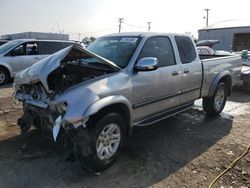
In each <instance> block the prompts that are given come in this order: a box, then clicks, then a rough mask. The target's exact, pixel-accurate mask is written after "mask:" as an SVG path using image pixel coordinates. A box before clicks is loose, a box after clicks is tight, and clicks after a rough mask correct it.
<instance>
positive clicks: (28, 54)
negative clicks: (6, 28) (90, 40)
mask: <svg viewBox="0 0 250 188" xmlns="http://www.w3.org/2000/svg"><path fill="white" fill-rule="evenodd" d="M73 44H75V45H78V46H80V45H79V44H77V43H76V42H74V41H60V40H38V39H17V40H12V41H9V42H8V43H6V44H3V45H2V46H0V85H3V84H5V83H8V82H9V81H10V79H11V78H14V77H15V75H16V74H17V73H18V72H19V71H22V70H24V69H26V68H27V67H29V66H31V65H33V64H34V63H36V62H38V61H40V60H42V59H43V58H45V57H47V56H48V55H51V54H53V53H55V52H57V51H59V50H61V49H63V48H66V47H68V46H70V45H73Z"/></svg>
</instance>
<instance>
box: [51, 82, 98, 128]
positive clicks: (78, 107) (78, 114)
mask: <svg viewBox="0 0 250 188" xmlns="http://www.w3.org/2000/svg"><path fill="white" fill-rule="evenodd" d="M99 99H100V98H99V96H97V95H96V94H95V93H93V92H92V91H91V90H90V89H88V88H84V89H83V88H82V87H78V88H75V89H72V90H69V91H68V92H65V93H63V94H61V95H59V96H57V97H55V100H54V101H53V103H54V104H60V103H64V102H66V103H67V110H66V113H65V115H64V117H63V121H66V122H69V123H74V122H77V121H79V120H81V119H83V118H84V116H83V115H84V112H85V111H86V109H88V107H89V106H91V104H93V103H95V102H96V101H98V100H99Z"/></svg>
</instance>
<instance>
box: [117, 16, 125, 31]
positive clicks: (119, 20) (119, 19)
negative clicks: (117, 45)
mask: <svg viewBox="0 0 250 188" xmlns="http://www.w3.org/2000/svg"><path fill="white" fill-rule="evenodd" d="M123 20H124V18H118V22H119V25H118V27H119V33H120V32H121V28H122V22H123Z"/></svg>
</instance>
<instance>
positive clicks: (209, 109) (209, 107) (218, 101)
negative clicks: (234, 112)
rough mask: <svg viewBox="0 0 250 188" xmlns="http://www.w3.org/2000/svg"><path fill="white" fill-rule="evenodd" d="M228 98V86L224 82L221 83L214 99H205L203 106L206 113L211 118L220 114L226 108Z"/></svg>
mask: <svg viewBox="0 0 250 188" xmlns="http://www.w3.org/2000/svg"><path fill="white" fill-rule="evenodd" d="M227 96H228V90H227V85H226V84H225V83H224V82H220V83H219V84H218V85H217V88H216V90H215V93H214V95H213V96H212V97H207V98H203V104H202V105H203V109H204V111H205V112H206V113H207V114H208V115H210V116H216V115H218V114H220V113H221V112H222V110H223V109H224V107H225V104H226V101H227Z"/></svg>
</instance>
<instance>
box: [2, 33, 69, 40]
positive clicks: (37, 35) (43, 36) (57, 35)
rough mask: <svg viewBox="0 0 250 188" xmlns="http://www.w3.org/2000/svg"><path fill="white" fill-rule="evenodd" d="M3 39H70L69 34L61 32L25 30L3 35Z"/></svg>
mask: <svg viewBox="0 0 250 188" xmlns="http://www.w3.org/2000/svg"><path fill="white" fill-rule="evenodd" d="M1 39H6V40H15V39H44V40H69V35H68V34H60V33H42V32H23V33H15V34H8V35H2V36H1Z"/></svg>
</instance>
